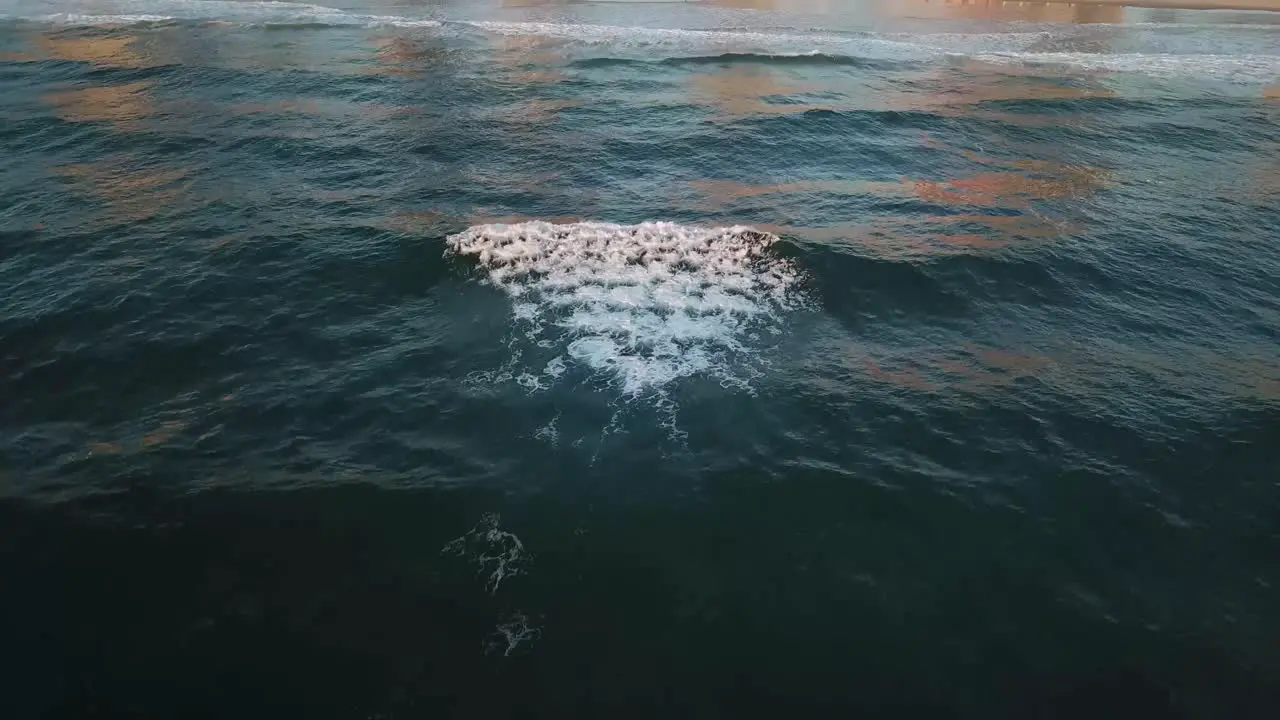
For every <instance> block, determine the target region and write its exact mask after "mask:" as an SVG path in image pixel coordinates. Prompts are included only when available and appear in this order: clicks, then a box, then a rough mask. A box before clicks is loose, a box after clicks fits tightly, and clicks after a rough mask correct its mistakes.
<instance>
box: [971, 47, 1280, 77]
mask: <svg viewBox="0 0 1280 720" xmlns="http://www.w3.org/2000/svg"><path fill="white" fill-rule="evenodd" d="M974 57H975V58H976V59H978V60H983V61H987V62H996V63H1009V64H1012V63H1018V64H1042V65H1067V66H1071V67H1076V68H1080V69H1083V70H1088V71H1099V72H1130V73H1141V74H1144V75H1151V76H1155V77H1206V78H1211V79H1214V80H1226V81H1231V82H1237V83H1247V84H1253V83H1266V82H1273V81H1276V80H1280V56H1276V55H1173V54H1156V53H1152V54H1145V53H1126V54H1106V53H1075V52H1045V53H1034V52H1007V53H987V54H982V55H976V56H974Z"/></svg>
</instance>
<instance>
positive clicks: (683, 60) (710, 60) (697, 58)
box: [571, 50, 899, 68]
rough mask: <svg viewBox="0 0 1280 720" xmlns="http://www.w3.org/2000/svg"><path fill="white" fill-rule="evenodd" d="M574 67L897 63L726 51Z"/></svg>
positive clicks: (578, 63) (821, 55) (886, 65)
mask: <svg viewBox="0 0 1280 720" xmlns="http://www.w3.org/2000/svg"><path fill="white" fill-rule="evenodd" d="M571 64H572V65H573V66H574V67H580V68H593V67H613V66H619V65H652V64H661V65H727V64H763V65H846V66H852V67H865V68H892V67H897V66H898V65H899V63H896V62H892V61H887V60H880V59H876V58H865V57H855V56H853V55H839V54H835V53H825V52H818V51H816V50H814V51H811V52H799V53H754V52H726V53H720V54H718V55H690V56H684V57H668V58H662V59H659V60H638V59H630V58H614V57H603V58H587V59H584V60H577V61H574V62H573V63H571Z"/></svg>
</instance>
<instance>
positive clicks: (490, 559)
mask: <svg viewBox="0 0 1280 720" xmlns="http://www.w3.org/2000/svg"><path fill="white" fill-rule="evenodd" d="M499 520H500V517H499V516H498V515H497V514H496V513H488V514H486V515H484V516H483V517H482V518H480V522H478V523H476V525H475V527H473V528H471V530H469V531H467V533H466V534H465V535H462V536H461V537H457V538H454V539H453V540H451V541H449V542H448V543H447V544H446V545H445V546H444V548H443V549H442V550H441V552H442V553H444V554H446V555H456V556H458V557H464V558H467V559H469V560H471V561H472V562H474V563H475V564H476V565H477V566H478V567H479V572H480V574H481V575H484V574H485V573H487V576H486V577H485V589H486V590H488V591H489V594H490V595H492V594H494V593H496V592H498V588H499V587H501V585H502V582H503V581H504V580H506V579H507V578H510V577H514V576H516V575H520V574H523V573H524V566H525V565H526V564H527V562H528V560H529V554H528V553H527V552H525V549H524V543H523V542H521V541H520V538H518V537H516V535H515V534H514V533H510V532H507V531H506V530H503V529H502V528H501V527H499V525H498V523H499Z"/></svg>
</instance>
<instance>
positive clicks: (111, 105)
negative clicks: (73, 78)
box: [44, 81, 155, 130]
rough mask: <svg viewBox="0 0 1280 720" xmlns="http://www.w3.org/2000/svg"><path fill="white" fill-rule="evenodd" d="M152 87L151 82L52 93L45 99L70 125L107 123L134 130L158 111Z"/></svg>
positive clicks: (122, 128)
mask: <svg viewBox="0 0 1280 720" xmlns="http://www.w3.org/2000/svg"><path fill="white" fill-rule="evenodd" d="M151 86H152V83H151V82H150V81H142V82H136V83H128V84H126V85H101V86H97V87H87V88H81V89H77V90H64V91H61V92H55V93H50V94H48V95H45V96H44V100H45V102H47V103H48V104H50V105H52V106H53V107H54V109H55V110H56V112H57V114H58V117H60V118H62V119H63V120H66V121H67V122H105V123H112V124H113V125H115V126H116V128H117V129H119V130H130V129H135V128H136V127H137V126H138V123H139V122H140V121H141V120H143V119H144V118H147V117H149V116H150V115H152V114H153V113H154V112H155V107H154V105H153V104H152V102H151V98H150V96H149V91H150V90H151Z"/></svg>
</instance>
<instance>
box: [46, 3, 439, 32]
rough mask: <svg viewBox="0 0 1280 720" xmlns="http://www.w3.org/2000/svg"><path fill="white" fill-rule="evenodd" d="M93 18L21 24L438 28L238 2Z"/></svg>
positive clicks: (109, 6) (117, 6)
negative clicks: (197, 23)
mask: <svg viewBox="0 0 1280 720" xmlns="http://www.w3.org/2000/svg"><path fill="white" fill-rule="evenodd" d="M92 9H93V10H94V12H85V10H86V8H84V7H81V6H77V7H76V12H53V13H46V14H42V15H33V16H29V17H26V18H25V19H28V20H34V21H37V22H47V23H51V24H56V25H70V26H100V25H106V26H111V25H138V24H144V23H146V24H151V23H159V22H171V21H180V20H207V21H213V22H223V23H228V24H242V25H307V24H316V25H334V26H347V25H350V26H358V27H379V26H396V27H440V25H441V23H440V21H438V20H433V19H430V18H413V17H401V16H396V15H366V14H360V13H352V12H348V11H346V10H340V9H338V8H331V7H325V6H323V5H311V4H307V3H291V2H274V1H272V0H263V1H262V2H238V1H236V0H106V1H104V2H100V3H95V4H94V6H93V8H92Z"/></svg>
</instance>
